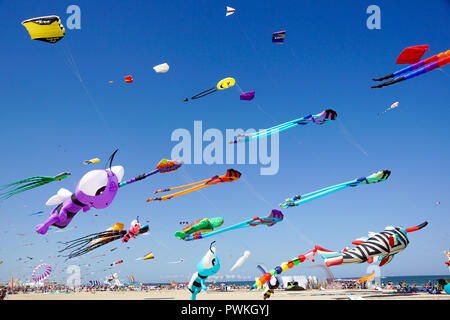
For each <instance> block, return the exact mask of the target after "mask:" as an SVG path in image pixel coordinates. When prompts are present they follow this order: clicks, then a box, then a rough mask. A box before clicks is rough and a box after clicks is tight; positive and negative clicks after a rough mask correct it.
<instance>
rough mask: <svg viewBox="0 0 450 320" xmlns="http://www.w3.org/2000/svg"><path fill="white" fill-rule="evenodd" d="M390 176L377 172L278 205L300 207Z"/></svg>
mask: <svg viewBox="0 0 450 320" xmlns="http://www.w3.org/2000/svg"><path fill="white" fill-rule="evenodd" d="M390 175H391V172H390V171H389V170H382V171H378V172H375V173H373V174H371V175H370V176H368V177H362V178H359V179H354V180H351V181H347V182H344V183H341V184H337V185H334V186H331V187H327V188H323V189H320V190H317V191H313V192H310V193H307V194H304V195H296V196H294V197H292V198H288V199H286V200H285V202H284V203H281V204H280V207H283V208H289V207H295V206H298V205H301V204H303V203H305V202H308V201H311V200H314V199H317V198H320V197H322V196H324V195H327V194H329V193H333V192H335V191H339V190H343V189H346V188H348V187H356V186H359V185H362V184H373V183H378V182H381V181H385V180H387V178H389V176H390Z"/></svg>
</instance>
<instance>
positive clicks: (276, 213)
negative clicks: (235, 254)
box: [175, 210, 284, 241]
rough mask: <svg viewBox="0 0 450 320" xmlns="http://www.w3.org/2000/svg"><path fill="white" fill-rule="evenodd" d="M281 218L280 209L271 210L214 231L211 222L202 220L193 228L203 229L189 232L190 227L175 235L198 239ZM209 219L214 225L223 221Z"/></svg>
mask: <svg viewBox="0 0 450 320" xmlns="http://www.w3.org/2000/svg"><path fill="white" fill-rule="evenodd" d="M283 218H284V216H283V213H282V212H281V211H278V210H272V212H271V213H270V214H269V216H267V217H264V218H259V217H256V218H253V219H249V220H246V221H244V222H241V223H238V224H235V225H233V226H229V227H227V228H224V229H220V230H216V231H212V230H213V228H214V227H213V226H212V224H209V225H208V223H207V222H204V223H202V225H200V226H198V227H196V228H195V229H199V228H202V227H205V229H199V231H194V232H190V231H191V230H192V228H190V229H188V230H187V231H188V232H190V233H186V232H177V233H175V236H176V237H179V238H180V239H181V240H184V241H191V240H199V239H204V238H208V237H211V236H215V235H216V234H219V233H222V232H226V231H230V230H234V229H241V228H246V227H255V226H258V225H266V226H268V227H271V226H273V225H274V224H276V223H278V222H280V221H283ZM214 219H215V220H214ZM202 220H205V219H202ZM202 220H199V221H202ZM211 220H213V222H216V225H217V224H219V223H220V225H221V224H222V223H223V218H221V217H218V218H213V219H211ZM220 225H219V226H220ZM205 230H206V231H205ZM208 230H211V231H208Z"/></svg>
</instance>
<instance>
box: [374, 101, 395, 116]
mask: <svg viewBox="0 0 450 320" xmlns="http://www.w3.org/2000/svg"><path fill="white" fill-rule="evenodd" d="M398 105H399V103H398V102H394V103H393V104H392V105H391V106H390V107H389V108H387V109H386V110H384V111H383V112H380V113H378V115H382V114H383V113H385V112H388V111H389V110H392V109H395V108H397V107H398Z"/></svg>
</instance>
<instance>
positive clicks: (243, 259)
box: [230, 250, 250, 272]
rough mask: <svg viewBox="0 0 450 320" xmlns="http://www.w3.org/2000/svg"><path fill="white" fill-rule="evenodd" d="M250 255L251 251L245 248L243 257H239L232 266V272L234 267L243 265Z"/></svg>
mask: <svg viewBox="0 0 450 320" xmlns="http://www.w3.org/2000/svg"><path fill="white" fill-rule="evenodd" d="M248 257H250V251H248V250H245V251H244V255H243V256H242V257H240V258H239V259H237V261H236V262H235V263H234V265H233V266H232V267H231V269H230V272H231V271H233V270H234V269H236V268H239V267H240V266H242V265H243V264H244V262H245V261H246V260H247V259H248Z"/></svg>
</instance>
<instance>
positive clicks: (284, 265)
mask: <svg viewBox="0 0 450 320" xmlns="http://www.w3.org/2000/svg"><path fill="white" fill-rule="evenodd" d="M316 251H317V248H314V249H313V250H310V251H308V252H307V253H305V254H301V255H299V256H298V257H296V258H293V259H291V260H289V261H288V262H283V263H282V264H281V265H279V266H277V267H275V268H273V269H271V270H270V271H269V272H266V273H265V274H264V275H263V276H261V277H260V278H259V279H258V280H256V282H255V283H254V284H253V286H252V287H251V289H257V288H259V287H261V286H262V285H264V284H265V283H266V282H267V281H269V280H270V279H271V278H272V277H273V276H276V275H278V274H281V273H282V272H283V271H286V270H288V269H291V268H292V267H293V266H297V265H298V264H299V263H301V262H304V261H305V260H310V261H312V262H314V254H315V253H316Z"/></svg>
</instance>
